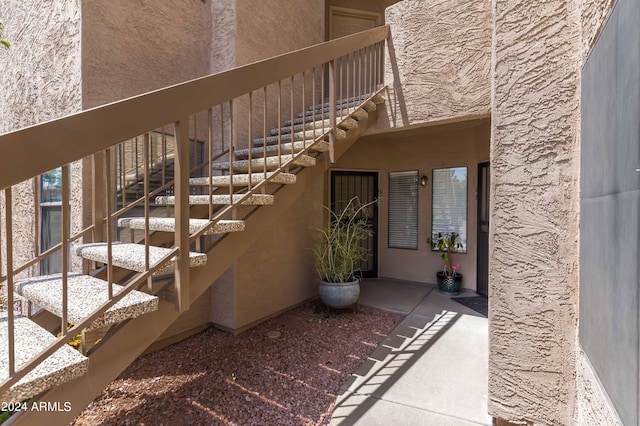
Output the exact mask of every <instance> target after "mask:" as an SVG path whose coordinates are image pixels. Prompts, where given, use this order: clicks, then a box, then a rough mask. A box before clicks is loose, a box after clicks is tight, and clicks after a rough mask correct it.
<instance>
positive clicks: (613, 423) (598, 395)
mask: <svg viewBox="0 0 640 426" xmlns="http://www.w3.org/2000/svg"><path fill="white" fill-rule="evenodd" d="M576 384H577V388H578V394H577V404H578V413H577V419H576V424H578V425H580V426H600V425H607V426H622V421H621V420H620V418H619V417H618V415H617V414H616V411H615V409H614V408H613V404H612V403H611V400H610V399H609V398H608V397H607V395H606V393H605V392H604V388H603V386H602V383H600V380H598V377H597V376H596V375H595V374H594V371H593V366H592V365H591V363H590V362H589V360H588V358H587V357H586V355H585V353H584V352H583V351H582V350H578V351H577V362H576Z"/></svg>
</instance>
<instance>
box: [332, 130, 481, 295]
mask: <svg viewBox="0 0 640 426" xmlns="http://www.w3.org/2000/svg"><path fill="white" fill-rule="evenodd" d="M489 133H490V126H489V120H478V121H475V122H473V124H468V125H467V126H462V125H461V124H454V125H448V126H431V127H424V128H420V129H415V130H407V131H403V132H393V133H384V134H379V135H373V136H366V137H363V138H362V139H360V140H358V141H357V142H356V143H355V145H354V146H353V147H351V149H349V151H347V152H346V153H345V154H344V155H343V156H342V157H341V158H340V160H339V161H338V162H336V163H335V164H334V165H333V169H336V170H355V171H377V172H378V173H379V176H378V179H379V190H380V204H379V208H378V252H379V253H378V275H379V276H381V277H387V278H395V279H401V280H409V281H415V282H423V283H432V284H433V283H435V278H436V272H437V271H440V270H441V269H442V258H441V256H440V253H437V252H432V251H431V248H430V247H429V246H428V244H427V238H428V237H429V236H430V233H431V214H432V208H431V207H432V191H433V185H432V177H433V169H434V168H442V167H461V166H466V167H467V179H468V182H467V194H468V197H467V253H464V254H462V253H460V254H454V255H452V256H453V260H454V264H458V263H459V264H460V265H461V268H460V272H462V273H463V275H464V279H463V282H462V285H463V287H464V288H468V289H470V290H476V258H477V251H476V248H477V237H476V235H477V201H476V197H475V194H476V188H477V177H478V163H481V162H484V161H488V160H489ZM408 170H418V171H419V175H426V176H428V178H429V179H428V183H427V186H426V187H422V186H419V189H418V190H419V194H418V209H419V211H418V218H419V223H418V249H417V250H402V249H394V248H389V247H388V232H389V231H388V223H389V188H388V187H389V172H395V171H408Z"/></svg>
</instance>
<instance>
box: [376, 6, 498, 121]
mask: <svg viewBox="0 0 640 426" xmlns="http://www.w3.org/2000/svg"><path fill="white" fill-rule="evenodd" d="M385 20H386V23H387V24H389V25H390V27H391V38H390V39H389V42H388V55H387V56H386V64H385V76H384V77H385V83H386V84H387V85H388V86H389V89H390V91H389V96H388V99H387V103H386V105H385V113H382V114H381V117H380V119H379V122H378V124H377V125H376V127H375V128H374V129H372V130H371V132H375V131H376V130H378V131H379V130H383V129H387V128H389V127H406V126H415V125H421V124H424V123H431V122H437V121H440V120H455V119H458V120H460V119H464V118H466V117H473V116H488V114H489V112H490V108H491V96H490V94H491V91H490V89H491V80H490V75H491V73H490V69H491V67H490V64H491V2H490V1H488V0H483V1H478V2H468V1H462V0H454V1H451V0H448V1H444V0H438V1H426V0H404V1H402V2H399V3H397V4H395V5H393V6H390V7H388V8H387V9H386V14H385Z"/></svg>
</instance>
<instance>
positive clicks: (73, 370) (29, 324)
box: [0, 315, 89, 403]
mask: <svg viewBox="0 0 640 426" xmlns="http://www.w3.org/2000/svg"><path fill="white" fill-rule="evenodd" d="M14 325H15V328H14V331H15V333H14V336H15V357H16V358H15V366H16V370H18V369H19V368H21V367H22V366H23V365H24V364H26V363H27V362H29V361H30V360H31V359H32V358H33V357H35V356H36V355H38V353H39V352H41V351H42V350H44V349H45V348H46V347H47V346H49V345H51V344H52V343H53V342H55V341H56V338H55V337H54V336H53V335H52V334H51V333H49V332H48V331H47V330H45V329H44V328H42V327H40V326H39V325H37V324H36V323H34V322H33V321H31V320H29V319H27V318H24V317H16V318H15V321H14ZM8 336H9V334H8V320H7V317H6V315H5V316H0V342H2V343H1V344H0V383H1V382H3V381H5V380H6V379H8V378H9V374H8V373H9V362H8V360H9V351H8V347H7V340H8ZM88 368H89V359H88V358H86V357H84V356H83V355H82V354H80V352H78V351H77V350H75V349H73V348H72V347H71V346H69V345H64V346H62V347H61V348H60V349H58V350H57V351H55V352H54V353H53V354H52V355H51V356H50V357H49V358H47V359H46V360H45V361H44V362H43V363H41V364H40V365H38V366H37V367H36V368H35V369H34V370H32V371H30V372H29V373H28V374H27V375H26V376H24V377H23V378H22V379H20V380H19V381H18V382H17V383H16V384H15V385H13V386H12V387H11V388H9V390H8V391H7V392H5V393H4V394H2V395H0V401H2V402H7V403H9V402H19V401H23V400H25V399H27V398H30V397H31V396H33V395H37V394H39V393H40V392H43V391H45V390H47V389H50V388H53V387H56V386H59V385H61V384H63V383H66V382H68V381H69V380H72V379H75V378H76V377H80V376H82V375H84V374H86V373H87V370H88Z"/></svg>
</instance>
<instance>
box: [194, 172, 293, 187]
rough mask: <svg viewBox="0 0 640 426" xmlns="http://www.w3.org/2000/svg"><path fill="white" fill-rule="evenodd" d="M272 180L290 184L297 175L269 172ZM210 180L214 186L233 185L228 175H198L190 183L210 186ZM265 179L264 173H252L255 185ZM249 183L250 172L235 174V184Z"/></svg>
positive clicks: (252, 182) (268, 175)
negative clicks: (210, 176)
mask: <svg viewBox="0 0 640 426" xmlns="http://www.w3.org/2000/svg"><path fill="white" fill-rule="evenodd" d="M272 176H273V178H272V179H271V180H270V182H271V183H277V184H283V185H288V184H292V183H296V175H294V174H292V173H275V172H267V178H270V177H272ZM209 180H211V186H214V187H229V186H230V185H231V178H230V177H229V176H227V175H225V176H213V177H212V178H209V177H206V176H205V177H197V178H191V179H189V185H191V186H209ZM263 180H264V173H252V174H251V184H252V185H255V184H256V183H260V182H262V181H263ZM248 185H249V175H248V174H236V175H233V186H248Z"/></svg>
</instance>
